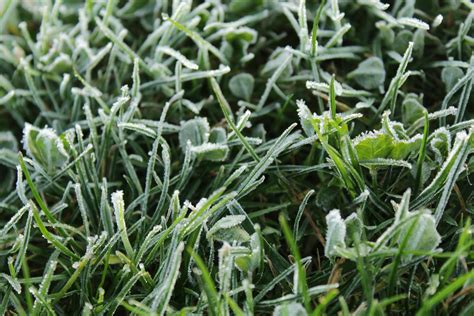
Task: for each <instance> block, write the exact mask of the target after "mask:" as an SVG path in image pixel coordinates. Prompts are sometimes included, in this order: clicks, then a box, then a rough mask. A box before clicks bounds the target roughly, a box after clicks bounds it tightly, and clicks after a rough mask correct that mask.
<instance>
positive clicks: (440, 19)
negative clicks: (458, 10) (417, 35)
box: [431, 14, 443, 28]
mask: <svg viewBox="0 0 474 316" xmlns="http://www.w3.org/2000/svg"><path fill="white" fill-rule="evenodd" d="M441 23H443V16H442V15H441V14H438V15H437V16H436V17H435V18H434V20H433V22H432V23H431V27H432V28H435V27H438V26H440V25H441Z"/></svg>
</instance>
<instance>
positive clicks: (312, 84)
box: [306, 80, 344, 95]
mask: <svg viewBox="0 0 474 316" xmlns="http://www.w3.org/2000/svg"><path fill="white" fill-rule="evenodd" d="M306 89H313V90H319V91H323V92H326V93H329V89H330V87H329V85H328V84H327V83H325V82H316V81H311V80H308V81H306ZM334 91H335V92H336V95H341V94H342V93H343V92H344V89H343V87H342V85H341V84H340V83H339V82H337V81H335V80H334Z"/></svg>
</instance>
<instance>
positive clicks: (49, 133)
mask: <svg viewBox="0 0 474 316" xmlns="http://www.w3.org/2000/svg"><path fill="white" fill-rule="evenodd" d="M22 142H23V147H24V149H25V150H26V152H27V154H28V156H30V157H32V158H33V159H34V160H35V161H36V162H38V163H39V164H40V165H42V166H43V167H44V168H45V169H46V170H47V171H48V172H49V173H51V172H53V171H54V170H56V169H59V168H61V167H62V166H64V164H65V163H66V162H67V161H68V159H69V155H68V154H67V152H66V151H65V149H64V146H63V143H62V141H61V140H60V138H59V137H58V136H57V135H56V132H55V131H54V130H53V129H50V128H43V129H39V128H36V127H34V126H33V125H30V124H28V123H26V125H25V128H24V129H23V140H22Z"/></svg>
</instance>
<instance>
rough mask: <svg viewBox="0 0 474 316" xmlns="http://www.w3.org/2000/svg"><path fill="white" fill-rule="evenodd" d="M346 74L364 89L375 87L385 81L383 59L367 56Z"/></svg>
mask: <svg viewBox="0 0 474 316" xmlns="http://www.w3.org/2000/svg"><path fill="white" fill-rule="evenodd" d="M347 76H348V78H350V79H354V80H355V81H356V82H357V83H358V84H359V85H360V86H362V87H363V88H364V89H368V90H370V89H376V88H378V87H380V86H382V85H383V83H384V82H385V68H384V65H383V61H382V59H380V58H378V57H369V58H367V59H366V60H364V61H363V62H361V63H360V64H359V65H358V66H357V69H355V70H353V71H352V72H350V73H349V74H348V75H347Z"/></svg>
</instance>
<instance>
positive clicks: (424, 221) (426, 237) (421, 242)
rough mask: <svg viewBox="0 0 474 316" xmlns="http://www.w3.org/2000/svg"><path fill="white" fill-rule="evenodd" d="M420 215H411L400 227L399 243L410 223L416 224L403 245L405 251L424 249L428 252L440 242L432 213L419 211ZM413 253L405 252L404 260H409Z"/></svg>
mask: <svg viewBox="0 0 474 316" xmlns="http://www.w3.org/2000/svg"><path fill="white" fill-rule="evenodd" d="M420 212H421V215H419V216H416V215H412V217H413V218H411V219H410V220H408V221H407V222H406V223H405V224H404V225H403V228H402V232H401V237H400V239H399V243H400V242H401V240H402V239H403V238H404V236H406V235H407V234H408V232H409V230H410V226H411V225H416V228H415V229H413V230H412V233H411V235H410V236H409V237H408V241H407V244H406V246H405V252H410V251H425V252H429V251H432V250H434V249H435V248H436V247H437V246H438V245H439V243H440V242H441V236H440V235H439V233H438V231H437V230H436V222H435V218H434V216H433V215H431V214H430V213H428V212H427V211H420ZM413 256H414V255H412V254H406V255H404V256H403V259H404V260H405V261H409V260H410V259H411V258H413Z"/></svg>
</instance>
